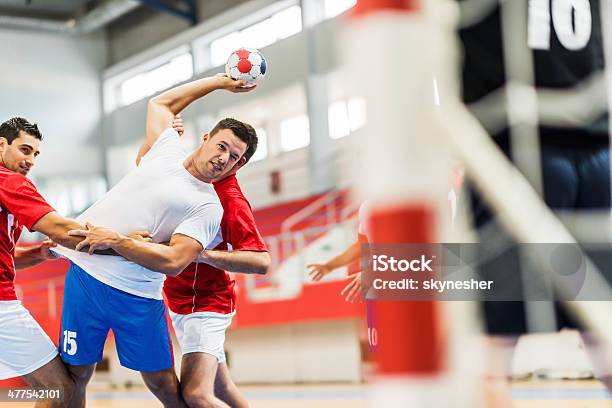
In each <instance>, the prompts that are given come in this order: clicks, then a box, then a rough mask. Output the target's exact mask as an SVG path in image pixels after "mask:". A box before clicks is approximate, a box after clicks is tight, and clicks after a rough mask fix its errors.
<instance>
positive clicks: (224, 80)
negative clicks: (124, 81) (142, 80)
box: [136, 74, 255, 163]
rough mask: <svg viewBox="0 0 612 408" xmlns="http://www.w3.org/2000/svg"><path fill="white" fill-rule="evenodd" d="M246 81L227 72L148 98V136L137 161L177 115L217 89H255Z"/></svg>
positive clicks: (243, 90)
mask: <svg viewBox="0 0 612 408" xmlns="http://www.w3.org/2000/svg"><path fill="white" fill-rule="evenodd" d="M245 84H246V82H245V81H237V80H234V79H231V78H229V77H228V76H227V75H225V74H218V75H215V76H213V77H209V78H202V79H198V80H196V81H192V82H188V83H186V84H183V85H180V86H177V87H176V88H172V89H170V90H168V91H166V92H163V93H161V94H159V95H157V96H156V97H154V98H152V99H151V100H149V104H148V106H147V123H146V133H147V137H146V139H145V141H144V143H143V144H142V146H141V147H140V150H139V151H138V158H137V159H136V162H137V163H138V162H139V161H140V158H141V157H142V156H144V155H145V154H146V153H147V152H148V151H149V149H150V148H151V146H153V144H154V143H155V141H156V140H157V138H158V137H159V135H160V134H161V133H162V132H163V131H164V130H165V129H167V128H168V127H170V126H171V125H172V121H173V119H174V117H175V116H176V115H177V114H179V113H180V112H181V111H182V110H183V109H185V108H186V107H187V106H189V105H190V104H191V103H192V102H194V101H196V100H198V99H200V98H202V97H204V96H206V95H208V94H209V93H210V92H212V91H214V90H217V89H225V90H227V91H230V92H234V93H243V92H249V91H251V90H253V89H254V88H255V87H251V88H243V86H244V85H245Z"/></svg>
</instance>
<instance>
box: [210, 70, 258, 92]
mask: <svg viewBox="0 0 612 408" xmlns="http://www.w3.org/2000/svg"><path fill="white" fill-rule="evenodd" d="M215 78H218V79H219V81H220V82H219V88H220V89H225V90H226V91H230V92H233V93H245V92H251V91H252V90H253V89H255V88H257V85H255V86H249V87H247V86H246V85H247V82H246V81H245V80H243V79H233V78H230V77H229V76H227V74H224V73H219V74H216V75H215Z"/></svg>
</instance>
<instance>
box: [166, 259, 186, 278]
mask: <svg viewBox="0 0 612 408" xmlns="http://www.w3.org/2000/svg"><path fill="white" fill-rule="evenodd" d="M186 267H187V265H183V264H182V263H178V262H170V263H168V265H167V266H166V268H165V271H164V273H165V274H166V275H168V276H178V274H180V273H181V272H183V269H185V268H186Z"/></svg>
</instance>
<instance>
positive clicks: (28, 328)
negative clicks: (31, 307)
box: [0, 300, 57, 380]
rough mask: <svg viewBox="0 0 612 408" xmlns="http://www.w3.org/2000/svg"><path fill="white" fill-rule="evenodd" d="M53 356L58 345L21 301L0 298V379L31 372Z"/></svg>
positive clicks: (55, 354)
mask: <svg viewBox="0 0 612 408" xmlns="http://www.w3.org/2000/svg"><path fill="white" fill-rule="evenodd" d="M55 356H57V347H56V346H55V344H53V342H52V341H51V339H50V338H49V336H47V334H46V333H45V332H44V331H43V329H42V328H41V327H40V325H39V324H38V323H37V322H36V320H34V318H33V317H32V315H31V314H30V312H28V310H27V309H26V308H25V307H23V306H22V305H21V301H19V300H8V301H0V380H4V379H7V378H12V377H18V376H21V375H25V374H30V373H31V372H33V371H36V370H37V369H39V368H40V367H42V366H44V365H45V364H47V363H48V362H49V361H51V360H53V358H54V357H55Z"/></svg>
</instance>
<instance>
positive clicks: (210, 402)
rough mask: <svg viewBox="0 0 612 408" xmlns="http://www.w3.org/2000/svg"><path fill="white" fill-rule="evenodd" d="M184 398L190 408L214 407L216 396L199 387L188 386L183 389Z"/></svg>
mask: <svg viewBox="0 0 612 408" xmlns="http://www.w3.org/2000/svg"><path fill="white" fill-rule="evenodd" d="M183 400H185V403H186V404H187V405H189V407H190V408H196V407H197V408H214V407H215V406H216V404H215V396H214V394H213V393H210V392H206V391H204V390H202V389H201V388H198V387H187V388H185V389H183Z"/></svg>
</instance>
